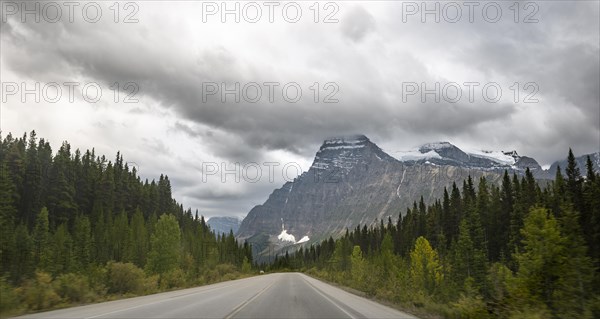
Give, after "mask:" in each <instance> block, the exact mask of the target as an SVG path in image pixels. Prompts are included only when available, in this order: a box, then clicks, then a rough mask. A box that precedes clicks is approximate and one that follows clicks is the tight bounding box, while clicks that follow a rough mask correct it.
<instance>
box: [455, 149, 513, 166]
mask: <svg viewBox="0 0 600 319" xmlns="http://www.w3.org/2000/svg"><path fill="white" fill-rule="evenodd" d="M464 152H465V153H467V154H469V155H473V156H477V157H482V158H487V159H489V160H492V161H495V162H498V163H501V164H504V165H514V164H515V163H516V159H515V157H517V158H518V154H517V152H515V151H512V152H502V151H487V150H476V149H466V150H465V151H464ZM509 154H510V155H509Z"/></svg>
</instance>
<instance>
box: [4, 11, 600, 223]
mask: <svg viewBox="0 0 600 319" xmlns="http://www.w3.org/2000/svg"><path fill="white" fill-rule="evenodd" d="M142 3H143V4H144V8H141V9H146V11H147V12H148V11H149V12H150V13H149V14H148V17H151V18H153V20H152V21H151V22H152V23H149V22H148V21H146V22H145V23H144V22H143V21H144V20H142V22H141V23H140V24H133V25H123V24H114V23H110V22H107V21H106V20H103V22H101V23H98V24H97V25H89V24H82V23H73V24H71V23H57V24H45V23H40V24H20V23H18V22H14V21H13V22H10V23H7V24H6V23H3V24H2V28H1V29H2V30H1V37H2V39H1V41H2V57H1V59H2V63H3V66H7V67H8V68H10V70H11V71H12V72H14V73H15V74H17V75H19V76H21V77H23V78H24V79H33V80H37V81H65V80H73V78H80V77H81V78H86V79H92V80H95V81H100V82H103V83H105V84H111V83H113V82H115V81H119V82H125V81H135V82H137V83H138V84H139V85H140V93H139V98H140V100H141V103H140V105H136V106H135V107H133V108H129V109H127V110H128V111H127V112H129V113H133V114H140V116H142V115H153V114H154V115H156V114H159V115H158V116H161V117H162V116H163V114H172V115H173V116H174V117H175V120H174V121H173V123H170V122H169V123H168V124H166V125H167V126H168V130H169V132H166V133H176V134H178V133H184V134H186V135H187V136H189V137H190V139H191V141H192V143H194V144H192V145H190V146H189V148H194V147H195V146H196V145H199V146H202V147H203V149H206V150H208V152H210V154H206V156H207V158H209V156H212V157H218V158H221V159H223V160H225V161H231V162H248V161H262V160H268V159H265V158H264V157H265V156H266V155H264V154H266V153H267V152H269V151H273V150H285V151H288V152H291V153H293V154H296V155H297V156H299V157H302V158H304V159H310V158H311V157H312V156H313V155H314V152H315V151H316V149H317V148H318V146H319V144H320V143H321V142H322V140H323V138H324V137H327V136H335V135H347V134H354V133H364V134H366V135H367V136H369V137H371V139H373V140H374V141H376V142H380V143H385V142H387V141H390V140H400V141H401V142H399V143H400V144H403V145H405V146H412V145H415V144H417V143H414V142H413V141H416V140H421V139H429V138H431V139H436V140H439V139H442V140H450V141H451V142H452V141H453V140H454V139H462V140H468V141H469V142H470V144H474V145H480V146H481V147H486V146H487V145H488V144H494V145H500V146H503V147H507V148H508V147H514V148H516V149H518V150H519V151H520V152H522V153H525V154H527V155H530V156H534V157H536V158H538V159H539V160H540V161H542V162H551V161H552V160H553V159H556V158H557V156H561V157H562V153H564V150H565V149H567V148H568V147H569V146H571V147H574V149H581V150H582V151H587V150H589V151H593V150H594V148H596V147H597V146H598V144H599V143H600V136H599V134H600V96H599V92H600V90H598V87H600V79H599V77H598V75H599V74H600V65H599V64H600V62H599V60H598V56H599V55H600V52H599V48H598V27H597V26H598V19H599V17H598V10H597V7H598V3H597V2H577V4H576V5H573V4H566V3H554V2H553V3H548V2H539V4H540V9H541V11H540V16H539V18H540V22H539V23H537V24H523V23H514V22H513V21H512V20H510V19H509V20H508V22H505V23H497V24H491V23H484V22H481V21H478V22H477V23H474V24H471V23H464V22H462V23H458V24H448V23H440V24H435V23H426V24H423V23H420V22H419V21H416V22H415V21H414V20H411V23H402V22H401V21H400V18H401V14H400V13H399V12H398V9H399V5H398V4H394V3H391V2H378V3H376V4H373V5H372V6H371V5H369V6H367V5H366V4H365V5H362V4H356V3H351V4H349V5H348V6H344V7H343V10H341V12H343V15H342V16H340V24H339V25H327V26H325V25H322V24H321V25H319V24H309V25H293V26H291V25H285V24H283V25H278V24H274V25H271V26H270V28H269V29H266V30H262V29H257V30H258V31H257V32H256V34H255V38H253V39H251V40H252V41H250V40H248V39H246V38H241V36H240V35H239V34H240V33H241V32H242V31H244V29H243V28H242V27H247V26H236V25H233V26H231V27H230V28H228V29H219V31H214V32H221V34H220V39H219V40H216V39H215V38H212V37H210V35H211V32H212V31H211V32H208V31H207V30H209V28H210V25H202V26H201V29H199V30H198V34H197V35H196V34H194V33H192V32H188V33H186V31H189V30H188V29H186V27H187V26H188V24H186V21H187V22H190V24H192V23H191V22H193V21H194V19H197V18H198V17H193V16H187V17H186V15H185V13H186V12H182V13H183V14H182V15H181V17H175V16H174V17H169V16H167V15H166V14H161V13H162V12H161V10H164V7H166V4H161V6H159V5H157V4H155V3H150V2H142ZM154 5H156V6H157V8H158V9H156V11H157V12H154V13H153V12H152V10H153V8H154V7H153V6H154ZM184 5H188V4H187V3H186V4H181V3H174V4H172V6H171V7H169V8H172V10H181V9H182V7H181V6H184ZM178 8H179V9H178ZM506 13H507V14H508V13H510V11H506ZM186 18H187V20H186ZM180 20H181V21H182V22H179V21H180ZM258 27H260V26H258ZM258 27H257V28H258ZM190 28H191V27H190ZM244 32H245V31H244ZM190 34H191V35H193V36H192V37H190V38H180V36H184V35H185V36H190ZM243 35H244V36H246V35H248V33H243ZM203 36H205V37H206V39H204V38H203ZM196 37H197V38H198V39H196ZM237 37H240V38H237ZM232 39H235V40H236V41H232ZM257 48H259V49H257ZM247 52H251V53H252V54H250V53H248V55H245V54H246V53H247ZM440 61H442V62H446V63H447V64H450V65H452V66H454V67H455V68H456V69H457V70H458V71H460V72H462V71H465V72H466V73H467V74H481V75H482V76H483V77H485V78H486V79H488V80H489V81H496V80H498V79H501V80H503V81H508V82H511V81H514V82H521V83H524V82H529V81H533V82H536V83H538V84H539V86H540V92H539V97H540V99H541V102H540V103H539V104H538V105H536V107H537V109H535V112H533V110H531V111H528V109H527V106H523V105H514V104H506V103H505V102H501V103H497V104H488V103H474V104H470V103H464V102H460V103H456V104H451V103H446V102H440V103H431V102H429V103H421V102H420V101H415V100H412V101H411V102H410V103H402V101H401V93H400V89H401V87H402V83H403V82H406V81H410V82H417V83H420V82H427V83H429V84H433V83H434V82H441V83H443V82H450V81H455V79H453V78H450V77H449V76H447V74H438V73H437V72H438V71H439V70H436V69H435V67H434V66H435V64H436V63H437V62H440ZM460 72H458V73H460ZM265 81H279V82H281V83H282V84H283V83H287V82H298V83H299V84H300V85H301V87H302V89H303V93H304V97H306V98H304V99H302V100H301V101H300V102H298V103H287V102H284V101H282V100H281V98H279V100H278V101H277V102H276V103H268V102H265V101H264V100H263V101H261V102H260V103H256V104H252V103H231V102H229V103H221V102H219V101H214V100H211V101H208V102H202V83H204V82H216V83H223V82H225V83H229V84H231V83H234V82H241V83H248V82H257V83H263V82H265ZM498 81H499V80H498ZM314 82H319V83H320V84H321V86H322V85H323V84H324V83H325V82H335V83H337V84H338V85H339V89H340V90H339V92H338V94H337V95H336V96H335V97H336V98H339V99H340V102H339V103H332V104H326V103H317V104H315V103H313V102H312V100H311V97H312V96H311V94H312V92H311V91H310V89H309V86H311V85H312V84H313V83H314ZM504 84H505V83H503V88H504V89H505V90H506V89H507V88H508V85H504ZM320 93H321V99H322V98H323V97H324V95H325V94H326V92H324V91H321V92H320ZM156 104H158V106H156ZM150 105H151V106H150ZM115 107H117V106H115ZM118 107H121V106H118ZM156 107H158V109H155V108H156ZM544 108H547V110H548V111H544ZM536 112H537V113H536ZM552 112H556V114H555V113H552ZM545 114H551V116H550V115H549V116H547V117H545V116H542V115H545ZM524 116H530V117H531V118H530V119H525V118H523V117H524ZM164 117H165V118H166V117H167V116H166V115H165V116H164ZM565 117H567V118H569V117H570V118H571V120H570V121H566V120H565ZM526 120H531V121H534V122H536V121H537V122H536V124H537V123H538V122H539V121H542V120H543V121H547V123H545V125H546V126H547V127H548V129H545V128H540V127H541V125H527V124H526V123H527V122H526ZM95 122H97V121H95ZM95 122H93V123H95ZM98 123H100V124H102V125H105V127H108V125H116V124H114V123H120V122H119V121H118V120H117V119H115V120H114V121H113V122H111V123H102V122H98ZM168 135H169V134H165V137H164V140H161V139H155V138H145V139H142V140H141V141H140V143H141V145H140V148H145V149H147V152H146V153H152V152H156V153H159V154H161V155H165V156H163V157H161V160H162V159H163V158H166V157H167V156H166V155H170V156H171V157H173V153H174V152H175V151H174V148H170V147H169V146H168V139H169V138H171V137H170V136H168ZM203 156H204V155H203ZM195 160H196V161H203V160H205V159H203V158H199V159H195ZM165 161H167V159H165ZM168 161H170V162H169V163H164V165H165V166H168V167H169V169H170V170H172V171H173V170H176V168H177V166H178V165H180V166H181V167H186V168H188V169H192V170H193V171H194V172H198V175H197V176H201V175H200V173H201V172H199V170H198V163H197V162H196V163H194V162H193V161H192V162H186V161H184V160H182V159H180V158H176V159H168ZM160 164H161V163H159V162H158V161H156V163H154V162H153V163H152V167H151V169H153V170H154V169H156V170H158V171H160V170H161V167H159V166H160ZM170 176H172V177H173V184H174V185H177V186H178V187H182V188H183V189H184V190H183V191H182V192H181V194H182V195H183V196H186V197H189V198H190V201H191V202H192V203H196V204H197V205H199V206H201V207H207V209H208V210H210V211H211V212H216V211H218V210H219V208H218V206H219V204H218V203H219V201H221V202H223V199H228V200H232V201H234V202H235V203H232V204H227V205H230V206H229V207H226V208H223V209H226V210H229V209H231V210H235V209H241V207H245V205H246V204H247V202H248V201H249V199H250V198H254V199H256V198H261V196H262V197H264V196H265V194H268V192H269V189H273V188H275V186H277V185H262V184H261V185H260V187H257V191H256V192H252V191H249V190H248V189H226V188H223V189H219V190H216V189H215V190H210V189H206V188H203V187H198V188H194V187H193V186H194V185H195V184H196V183H197V180H195V178H197V176H186V175H185V174H182V175H176V174H175V175H173V174H171V175H170ZM235 198H238V199H239V201H237V200H234V199H235ZM228 200H225V202H228ZM245 203H246V204H245ZM202 205H204V206H202Z"/></svg>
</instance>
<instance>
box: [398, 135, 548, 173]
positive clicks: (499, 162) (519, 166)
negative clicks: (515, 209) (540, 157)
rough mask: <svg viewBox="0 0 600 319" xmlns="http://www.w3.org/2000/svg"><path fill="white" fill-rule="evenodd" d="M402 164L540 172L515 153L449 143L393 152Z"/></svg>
mask: <svg viewBox="0 0 600 319" xmlns="http://www.w3.org/2000/svg"><path fill="white" fill-rule="evenodd" d="M392 155H393V156H394V157H395V158H397V159H398V160H399V161H402V162H418V163H425V164H434V165H457V166H462V167H468V168H475V169H482V170H505V169H510V170H516V171H521V170H522V171H524V170H525V169H526V168H527V167H529V169H530V170H532V171H533V172H534V173H535V172H536V171H538V170H541V169H542V167H541V166H540V165H539V164H538V162H537V161H536V160H535V159H533V158H531V157H527V156H520V155H519V154H518V153H517V151H514V150H513V151H489V150H464V151H463V150H462V149H460V148H458V147H456V146H455V145H453V144H451V143H449V142H437V143H428V144H423V145H421V146H420V147H418V148H416V149H414V150H410V151H404V152H403V151H399V152H393V153H392Z"/></svg>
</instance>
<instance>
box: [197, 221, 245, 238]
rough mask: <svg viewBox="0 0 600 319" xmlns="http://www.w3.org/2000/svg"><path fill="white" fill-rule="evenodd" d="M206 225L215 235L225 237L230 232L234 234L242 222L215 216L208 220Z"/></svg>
mask: <svg viewBox="0 0 600 319" xmlns="http://www.w3.org/2000/svg"><path fill="white" fill-rule="evenodd" d="M206 223H207V224H208V226H210V229H212V230H214V232H215V234H225V235H227V234H229V232H230V231H233V233H234V234H235V233H236V232H237V231H238V229H239V228H240V224H241V223H242V221H241V220H239V219H238V218H237V217H227V216H215V217H211V218H209V219H208V220H207V221H206Z"/></svg>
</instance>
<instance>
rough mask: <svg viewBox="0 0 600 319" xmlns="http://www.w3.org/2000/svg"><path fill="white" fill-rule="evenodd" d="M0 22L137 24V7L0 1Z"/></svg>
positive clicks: (122, 3)
mask: <svg viewBox="0 0 600 319" xmlns="http://www.w3.org/2000/svg"><path fill="white" fill-rule="evenodd" d="M0 10H1V12H0V16H1V18H2V23H6V22H7V21H8V20H9V18H12V19H15V20H17V21H20V22H22V23H41V22H46V23H59V22H61V23H77V22H84V23H92V24H95V23H98V22H101V21H110V22H114V23H138V22H139V21H140V20H139V15H138V13H139V11H140V6H139V5H138V3H137V2H133V1H114V2H105V1H100V2H95V1H20V2H16V1H2V2H1V6H0Z"/></svg>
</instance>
